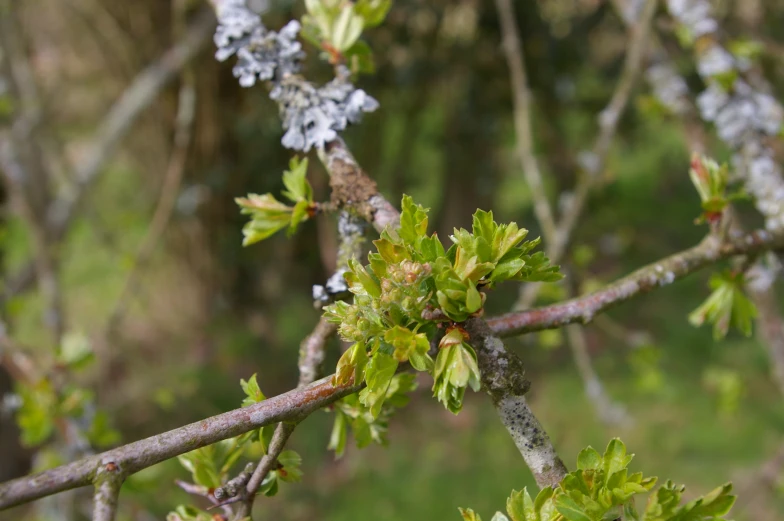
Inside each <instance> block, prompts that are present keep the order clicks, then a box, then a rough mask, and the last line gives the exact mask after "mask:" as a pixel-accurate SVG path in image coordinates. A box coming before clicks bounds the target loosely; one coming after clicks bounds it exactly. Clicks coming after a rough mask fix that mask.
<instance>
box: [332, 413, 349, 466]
mask: <svg viewBox="0 0 784 521" xmlns="http://www.w3.org/2000/svg"><path fill="white" fill-rule="evenodd" d="M347 439H348V422H347V420H346V415H345V414H343V412H341V411H340V410H336V411H335V421H334V423H333V424H332V433H331V434H330V436H329V445H327V449H329V450H334V451H335V458H342V457H343V454H344V453H345V451H346V440H347Z"/></svg>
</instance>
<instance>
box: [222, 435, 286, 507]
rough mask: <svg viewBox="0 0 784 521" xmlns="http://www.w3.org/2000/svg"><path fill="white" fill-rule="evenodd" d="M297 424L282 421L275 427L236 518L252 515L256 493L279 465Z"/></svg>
mask: <svg viewBox="0 0 784 521" xmlns="http://www.w3.org/2000/svg"><path fill="white" fill-rule="evenodd" d="M296 426H297V424H296V423H288V422H281V423H279V424H278V426H277V427H276V428H275V434H273V435H272V440H271V441H270V445H269V448H268V449H267V454H265V455H264V457H262V458H261V461H259V464H258V465H257V466H256V470H254V471H253V474H252V475H251V477H250V480H248V484H247V486H246V488H245V494H244V497H243V500H242V501H241V502H240V504H239V508H237V513H236V515H235V519H237V520H241V519H244V518H246V517H249V516H250V515H251V512H252V510H253V500H254V499H256V493H257V492H258V490H259V487H260V486H261V482H262V481H264V478H265V477H266V476H267V474H269V472H270V471H271V470H273V469H274V467H275V465H277V463H278V456H280V453H281V452H283V449H284V448H285V447H286V442H287V441H289V437H290V436H291V434H292V433H293V432H294V429H295V428H296Z"/></svg>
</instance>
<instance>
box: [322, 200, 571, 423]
mask: <svg viewBox="0 0 784 521" xmlns="http://www.w3.org/2000/svg"><path fill="white" fill-rule="evenodd" d="M401 207H402V212H401V216H400V227H399V229H398V230H397V231H392V230H385V231H384V232H383V233H382V234H381V237H380V238H379V239H378V240H376V241H374V242H373V244H374V245H375V247H376V251H375V252H372V253H370V254H369V255H368V260H369V262H370V264H369V265H367V266H363V265H362V264H361V263H359V262H357V261H356V260H354V259H352V260H351V261H349V271H348V272H347V273H346V274H345V278H346V281H347V283H348V286H349V290H350V291H351V292H352V293H353V294H354V303H353V304H348V303H346V302H336V303H335V304H332V305H330V306H328V307H326V308H325V317H326V318H327V319H328V320H329V321H330V322H333V323H336V324H339V328H338V332H339V334H340V336H341V337H342V338H343V339H344V340H346V341H349V342H353V345H352V346H351V347H350V348H349V349H348V350H347V351H346V352H345V353H344V354H343V356H342V357H341V359H340V361H339V362H338V366H337V370H336V375H335V381H334V383H335V384H336V385H343V384H346V383H348V382H352V381H353V382H354V383H360V382H362V381H365V382H366V383H367V386H366V388H365V389H364V390H363V391H362V392H361V393H360V395H359V400H360V403H361V404H362V405H364V406H365V407H367V408H368V409H369V411H370V413H371V414H372V415H373V417H378V415H379V413H380V411H381V408H382V406H383V404H384V401H385V400H386V398H387V396H388V388H389V386H390V384H391V382H392V379H393V377H394V375H395V373H396V371H397V369H398V365H399V364H400V363H403V362H409V363H410V364H411V366H412V367H413V368H414V369H416V370H417V371H424V372H427V373H429V374H430V375H431V376H432V377H433V380H434V385H433V392H434V395H435V396H436V397H437V398H438V400H439V401H441V402H442V403H443V404H444V405H445V406H446V407H447V408H448V409H449V410H450V411H452V412H454V413H457V412H458V411H460V408H461V407H462V399H463V394H464V392H465V389H466V387H468V386H470V387H472V388H473V389H474V390H478V389H479V368H478V366H477V362H476V353H475V352H474V349H473V348H472V347H471V345H470V339H469V338H468V334H467V333H466V332H465V330H464V329H463V328H462V327H460V323H461V322H464V321H465V320H466V319H468V318H469V317H471V316H476V315H479V314H480V313H481V312H482V308H483V305H484V302H485V298H486V294H485V293H484V291H485V290H488V289H490V288H493V287H494V286H495V285H496V284H498V283H500V282H504V281H506V280H515V281H554V280H558V279H559V278H560V277H561V275H560V274H559V273H558V268H557V267H555V266H552V265H550V263H549V261H548V259H547V257H545V255H544V253H542V252H537V253H531V250H532V249H533V248H535V247H536V245H537V244H539V240H538V239H537V240H534V241H525V240H524V239H525V237H526V235H527V233H528V232H527V230H525V229H520V228H518V226H517V224H515V223H511V224H498V223H496V222H495V221H494V220H493V214H492V212H484V211H481V210H477V212H476V213H475V214H474V222H473V230H472V232H469V231H467V230H464V229H460V230H455V231H454V235H452V236H451V237H450V238H451V240H452V242H453V244H452V246H451V247H450V248H449V249H448V250H446V249H445V248H444V246H443V244H442V243H441V241H440V240H439V238H438V236H437V235H436V234H432V235H428V234H427V224H428V218H427V210H425V209H424V208H422V207H421V206H420V205H417V204H415V203H414V202H413V200H412V199H411V198H410V197H408V196H404V197H403V201H402V204H401ZM444 325H446V326H447V327H446V329H445V334H444V335H443V337H442V338H441V339H440V341H439V342H438V355H437V357H436V360H433V359H432V357H431V356H430V354H429V351H430V345H431V341H432V342H433V343H435V340H436V339H437V336H438V333H439V331H443V330H444V327H443V326H444Z"/></svg>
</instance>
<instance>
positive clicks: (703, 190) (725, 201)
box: [689, 153, 742, 225]
mask: <svg viewBox="0 0 784 521" xmlns="http://www.w3.org/2000/svg"><path fill="white" fill-rule="evenodd" d="M689 177H690V178H691V182H692V183H693V184H694V187H695V188H696V189H697V193H699V194H700V200H701V201H702V203H701V206H702V215H701V216H700V217H699V218H697V220H696V222H697V223H703V222H707V223H709V224H711V225H716V224H718V223H719V222H720V221H721V218H722V215H724V210H725V209H726V208H727V206H728V205H729V204H730V202H732V201H733V200H735V199H739V198H742V194H741V193H734V194H727V184H728V182H729V171H728V169H727V165H726V164H722V165H719V164H718V163H716V161H714V160H712V159H709V158H707V157H704V156H701V155H699V154H697V153H694V154H692V157H691V168H690V169H689Z"/></svg>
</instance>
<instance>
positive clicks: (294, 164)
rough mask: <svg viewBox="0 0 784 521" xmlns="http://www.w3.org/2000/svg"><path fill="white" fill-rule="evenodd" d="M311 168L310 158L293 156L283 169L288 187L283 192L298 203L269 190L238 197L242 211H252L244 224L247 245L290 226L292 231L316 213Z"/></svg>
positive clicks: (290, 232) (290, 233)
mask: <svg viewBox="0 0 784 521" xmlns="http://www.w3.org/2000/svg"><path fill="white" fill-rule="evenodd" d="M307 172H308V160H307V158H305V159H302V160H300V159H299V158H297V157H293V158H292V159H291V162H290V163H289V169H288V170H286V171H285V172H283V185H284V186H285V187H286V189H285V190H284V191H283V192H282V193H283V196H284V197H285V198H286V199H288V200H289V201H291V202H292V203H294V206H289V205H287V204H284V203H282V202H280V201H278V200H277V199H275V196H274V195H272V194H269V193H267V194H263V195H259V194H248V196H247V197H238V198H237V199H235V201H236V202H237V204H238V205H239V206H240V208H241V211H242V213H243V214H245V215H250V221H249V222H248V223H247V224H245V226H244V227H243V228H242V235H243V237H244V239H243V241H242V245H243V246H248V245H250V244H253V243H256V242H259V241H261V240H264V239H266V238H268V237H270V236H271V235H273V234H274V233H275V232H277V231H279V230H282V229H283V228H286V227H288V234H289V235H292V234H293V233H294V232H295V231H296V230H297V226H299V224H300V223H301V222H303V221H307V220H308V219H309V218H310V217H312V216H313V213H314V211H315V203H314V202H313V188H312V187H311V186H310V183H309V182H308V180H307V178H306V175H307Z"/></svg>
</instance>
